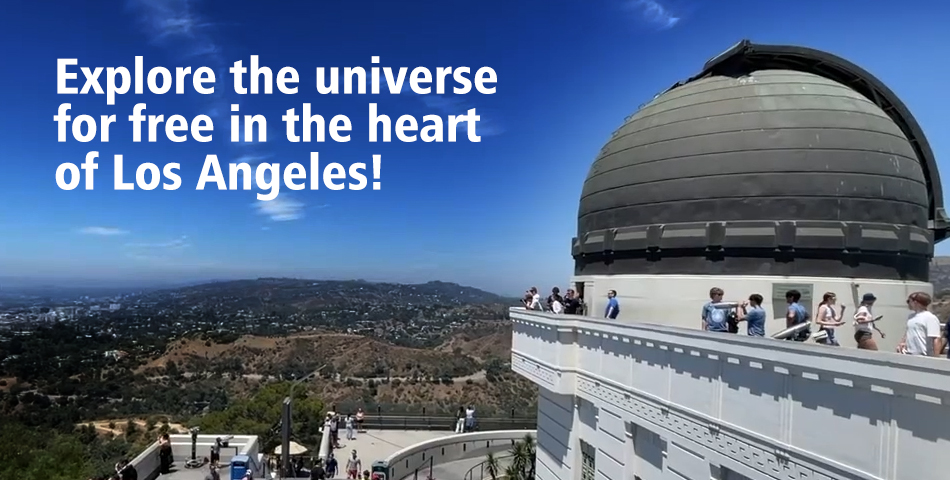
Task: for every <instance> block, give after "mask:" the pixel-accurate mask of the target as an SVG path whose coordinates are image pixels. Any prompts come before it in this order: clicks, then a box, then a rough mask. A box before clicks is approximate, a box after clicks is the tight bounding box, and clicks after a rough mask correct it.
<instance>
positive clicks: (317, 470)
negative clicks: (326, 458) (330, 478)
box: [310, 460, 327, 480]
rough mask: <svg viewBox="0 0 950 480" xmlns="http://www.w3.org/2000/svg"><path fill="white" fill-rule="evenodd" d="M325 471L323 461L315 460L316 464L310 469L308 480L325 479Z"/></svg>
mask: <svg viewBox="0 0 950 480" xmlns="http://www.w3.org/2000/svg"><path fill="white" fill-rule="evenodd" d="M326 478H327V471H326V470H324V469H323V462H321V461H320V460H317V463H316V465H314V466H313V468H311V469H310V480H326Z"/></svg>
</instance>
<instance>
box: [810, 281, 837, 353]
mask: <svg viewBox="0 0 950 480" xmlns="http://www.w3.org/2000/svg"><path fill="white" fill-rule="evenodd" d="M837 300H838V297H837V295H835V294H834V293H832V292H828V293H825V295H824V296H823V297H822V299H821V303H820V304H818V312H816V314H815V323H816V324H818V327H819V329H820V330H824V331H825V332H827V333H828V338H827V339H826V340H824V341H822V342H821V343H824V344H825V345H834V346H836V347H837V346H840V345H839V344H838V339H837V338H835V327H840V326H842V325H844V322H842V321H841V320H840V318H841V316H842V315H844V305H842V306H841V312H840V314H839V313H838V312H835V308H834V307H835V302H837Z"/></svg>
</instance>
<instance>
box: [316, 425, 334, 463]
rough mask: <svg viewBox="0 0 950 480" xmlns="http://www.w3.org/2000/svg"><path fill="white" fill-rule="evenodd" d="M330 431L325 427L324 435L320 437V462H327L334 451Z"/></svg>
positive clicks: (318, 454) (318, 453)
mask: <svg viewBox="0 0 950 480" xmlns="http://www.w3.org/2000/svg"><path fill="white" fill-rule="evenodd" d="M331 436H332V435H331V434H330V429H329V428H327V427H326V426H324V427H323V435H322V436H321V437H320V450H319V451H318V452H317V456H318V457H319V458H320V460H324V461H325V460H326V459H327V457H328V456H330V452H332V451H333V448H332V446H333V445H332V443H331V442H330V437H331Z"/></svg>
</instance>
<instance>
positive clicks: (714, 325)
mask: <svg viewBox="0 0 950 480" xmlns="http://www.w3.org/2000/svg"><path fill="white" fill-rule="evenodd" d="M725 294H726V292H724V291H723V289H721V288H719V287H713V288H711V289H709V301H708V302H706V304H705V305H703V313H702V320H703V323H702V325H703V330H705V331H707V332H728V331H729V322H728V319H727V318H726V317H727V313H728V312H726V310H725V309H723V308H718V307H717V306H718V305H719V304H720V303H722V297H723V295H725Z"/></svg>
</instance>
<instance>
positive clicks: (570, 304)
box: [564, 288, 583, 315]
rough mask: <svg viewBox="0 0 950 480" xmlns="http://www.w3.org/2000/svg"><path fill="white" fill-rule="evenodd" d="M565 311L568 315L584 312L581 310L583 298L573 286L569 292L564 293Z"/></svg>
mask: <svg viewBox="0 0 950 480" xmlns="http://www.w3.org/2000/svg"><path fill="white" fill-rule="evenodd" d="M564 313H565V314H566V315H580V314H581V313H583V312H581V299H580V298H579V297H578V296H577V293H576V292H574V289H573V288H569V289H568V290H567V293H565V294H564Z"/></svg>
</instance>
